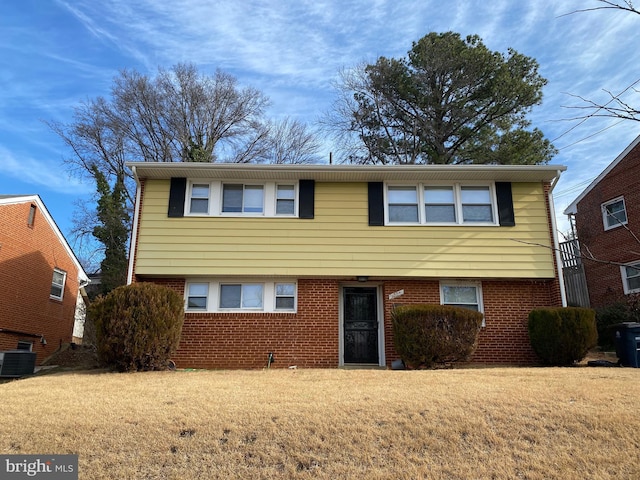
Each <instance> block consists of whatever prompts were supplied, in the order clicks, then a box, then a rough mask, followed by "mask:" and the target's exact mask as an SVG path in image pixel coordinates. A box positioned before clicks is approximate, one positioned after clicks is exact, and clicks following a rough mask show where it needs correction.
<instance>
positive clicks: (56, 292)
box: [49, 268, 67, 300]
mask: <svg viewBox="0 0 640 480" xmlns="http://www.w3.org/2000/svg"><path fill="white" fill-rule="evenodd" d="M66 279H67V272H65V271H64V270H60V269H58V268H54V269H53V279H52V280H51V293H50V294H49V298H53V299H55V300H62V296H63V294H64V282H65V280H66Z"/></svg>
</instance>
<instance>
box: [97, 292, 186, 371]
mask: <svg viewBox="0 0 640 480" xmlns="http://www.w3.org/2000/svg"><path fill="white" fill-rule="evenodd" d="M89 308H90V315H91V318H93V319H94V321H95V325H96V343H97V349H98V358H99V359H100V361H101V363H102V364H103V365H105V366H109V367H113V368H115V369H116V370H118V371H121V372H128V371H147V370H163V369H165V368H166V367H167V365H168V361H169V359H170V358H171V355H173V354H174V353H175V351H176V349H177V348H178V342H179V341H180V333H181V331H182V322H183V319H184V310H183V308H184V307H183V299H182V297H181V296H180V295H178V294H177V293H176V292H175V291H174V290H171V289H169V288H167V287H163V286H160V285H155V284H152V283H135V284H132V285H127V286H123V287H118V288H116V289H115V290H112V291H111V292H110V293H109V294H108V295H107V296H106V297H100V298H98V299H97V300H96V301H94V302H93V303H92V304H91V306H90V307H89Z"/></svg>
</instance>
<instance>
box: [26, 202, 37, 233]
mask: <svg viewBox="0 0 640 480" xmlns="http://www.w3.org/2000/svg"><path fill="white" fill-rule="evenodd" d="M35 219H36V206H35V205H33V204H31V207H29V217H28V218H27V225H28V226H30V227H33V223H34V222H35Z"/></svg>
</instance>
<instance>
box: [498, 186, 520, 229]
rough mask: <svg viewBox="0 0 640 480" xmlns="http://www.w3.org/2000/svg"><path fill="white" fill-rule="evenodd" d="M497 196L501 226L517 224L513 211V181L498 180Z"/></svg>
mask: <svg viewBox="0 0 640 480" xmlns="http://www.w3.org/2000/svg"><path fill="white" fill-rule="evenodd" d="M496 198H497V199H498V219H499V220H500V226H502V227H513V226H515V224H516V219H515V215H514V213H513V197H512V195H511V182H496Z"/></svg>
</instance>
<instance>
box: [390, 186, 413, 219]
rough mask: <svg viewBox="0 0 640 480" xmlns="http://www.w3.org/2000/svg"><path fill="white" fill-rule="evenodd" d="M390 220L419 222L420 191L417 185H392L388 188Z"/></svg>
mask: <svg viewBox="0 0 640 480" xmlns="http://www.w3.org/2000/svg"><path fill="white" fill-rule="evenodd" d="M387 201H388V204H389V221H390V222H393V223H396V222H401V223H418V221H419V220H418V218H419V217H418V192H417V188H416V187H395V186H390V187H389V189H388V190H387Z"/></svg>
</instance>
